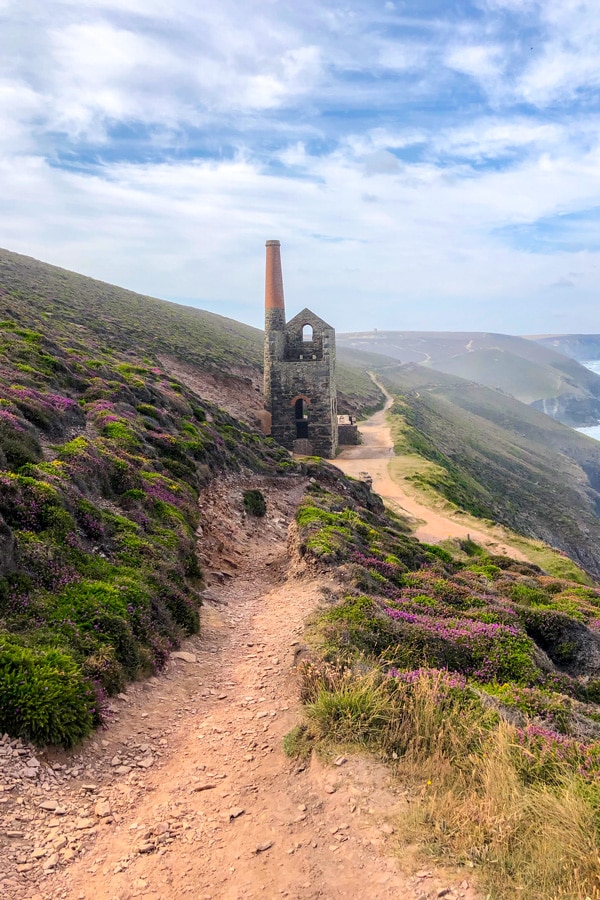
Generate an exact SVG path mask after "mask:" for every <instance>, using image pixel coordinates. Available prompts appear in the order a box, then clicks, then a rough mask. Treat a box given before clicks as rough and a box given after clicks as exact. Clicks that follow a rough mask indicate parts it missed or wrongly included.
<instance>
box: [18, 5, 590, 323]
mask: <svg viewBox="0 0 600 900" xmlns="http://www.w3.org/2000/svg"><path fill="white" fill-rule="evenodd" d="M0 177H1V185H2V190H1V191H0V246H3V247H6V248H8V249H10V250H15V251H17V252H21V253H25V254H29V255H31V256H36V257H38V258H41V259H44V260H46V261H48V262H52V263H55V264H57V265H61V266H65V267H66V268H69V269H74V270H76V271H80V272H83V273H84V274H88V275H92V276H94V277H97V278H101V279H104V280H106V281H110V282H113V283H115V284H120V285H123V286H125V287H129V288H132V289H133V290H137V291H140V292H142V293H148V294H152V295H154V296H159V297H165V298H168V299H175V300H178V301H179V302H185V303H189V304H191V305H196V306H200V307H203V308H206V309H211V310H214V311H216V312H220V313H222V314H223V315H229V316H232V317H234V318H239V319H241V320H243V321H246V322H250V323H251V324H255V325H261V323H262V294H263V267H264V262H263V260H264V241H265V240H266V239H269V238H279V239H280V240H281V242H282V255H283V261H284V281H285V289H286V301H287V306H288V311H289V313H290V315H291V314H293V313H294V312H296V311H298V310H299V309H301V308H302V307H304V306H306V305H308V306H311V307H313V308H315V310H317V311H318V312H319V314H320V315H322V316H323V317H324V318H326V319H327V320H328V321H330V322H331V323H332V324H333V325H335V327H336V328H337V329H338V330H339V331H346V330H358V329H371V328H373V327H377V328H379V329H383V328H397V329H411V328H414V329H436V330H437V329H453V328H454V329H457V330H462V329H477V330H493V331H506V332H512V333H539V332H563V331H575V332H585V331H592V332H598V331H600V316H599V315H598V309H599V303H598V295H599V284H600V277H599V276H600V270H599V266H600V229H599V225H600V8H599V7H598V2H597V0H388V2H386V0H383V2H374V0H345V2H340V3H334V2H330V0H262V2H260V3H259V2H255V0H219V2H218V3H217V2H216V0H213V2H210V3H209V2H205V0H169V2H168V3H167V2H165V0H47V2H45V3H35V2H30V0H29V2H25V0H0Z"/></svg>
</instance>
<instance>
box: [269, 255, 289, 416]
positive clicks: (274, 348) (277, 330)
mask: <svg viewBox="0 0 600 900" xmlns="http://www.w3.org/2000/svg"><path fill="white" fill-rule="evenodd" d="M266 246H267V260H266V263H267V264H266V270H265V365H264V369H265V409H267V410H269V411H270V410H271V365H272V363H273V362H276V361H278V360H282V359H283V353H284V347H285V301H284V299H283V275H282V272H281V253H280V250H279V247H280V244H279V241H267V245H266Z"/></svg>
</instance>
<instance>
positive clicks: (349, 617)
mask: <svg viewBox="0 0 600 900" xmlns="http://www.w3.org/2000/svg"><path fill="white" fill-rule="evenodd" d="M315 477H316V478H317V479H318V474H315ZM308 503H310V505H308ZM337 503H338V500H337V499H336V497H335V495H333V494H330V493H329V492H328V491H327V490H326V489H325V490H324V489H323V487H322V486H320V485H317V487H315V488H314V489H313V490H311V491H310V494H309V499H308V498H307V501H306V503H305V505H304V506H303V507H301V508H300V511H299V514H298V524H299V528H300V539H301V542H302V545H303V546H304V547H305V548H306V551H305V552H306V553H308V554H310V553H311V547H312V546H315V545H316V546H318V545H319V542H320V541H321V542H325V541H327V540H329V541H331V538H330V536H329V535H330V531H331V529H333V528H335V534H336V542H337V543H336V551H335V552H336V562H337V563H338V564H340V563H341V564H343V563H344V562H347V563H349V565H348V566H346V567H344V569H342V570H341V571H342V572H343V573H344V577H345V579H346V581H347V582H348V581H349V583H350V586H351V589H352V590H353V591H354V592H356V591H359V592H361V596H358V597H357V596H352V595H349V596H346V597H345V598H344V600H343V601H342V602H340V603H339V604H338V605H337V606H334V607H333V608H332V609H330V610H328V611H327V612H325V613H324V615H323V617H322V620H321V624H320V626H319V628H320V633H321V636H322V640H323V645H324V648H325V651H326V653H327V655H328V657H330V658H331V657H334V656H335V655H336V654H337V655H338V657H340V658H342V659H343V660H344V661H345V662H346V664H349V663H350V661H351V660H352V658H353V656H356V654H367V655H370V656H371V657H372V658H373V660H374V661H376V664H377V665H384V667H385V668H386V670H387V671H391V672H392V673H393V674H394V676H395V677H396V678H400V679H401V680H402V678H403V676H402V673H404V672H406V673H409V674H408V675H407V676H406V677H407V678H408V679H409V680H410V679H414V678H417V677H418V676H417V675H415V674H410V673H415V672H421V671H424V670H429V669H431V668H433V669H436V670H442V671H444V672H447V673H449V676H448V677H452V678H456V679H457V683H458V684H459V685H463V684H464V685H465V686H466V687H469V686H473V687H474V688H475V690H476V691H480V690H481V689H482V688H483V689H484V690H485V691H486V692H487V693H489V694H492V695H493V696H495V697H496V699H497V701H498V704H499V706H498V708H499V709H500V710H503V709H504V710H508V711H509V710H510V709H514V710H518V711H519V714H522V715H523V716H524V717H525V718H526V719H527V718H528V719H530V720H531V721H532V722H533V723H539V722H545V723H547V724H548V725H550V726H551V727H552V728H553V729H555V730H560V731H567V730H569V729H575V730H577V729H579V730H580V731H581V734H582V738H583V737H584V735H585V739H589V736H590V735H593V734H596V733H598V736H599V737H600V728H599V727H598V726H597V724H596V721H595V719H594V718H593V717H592V719H590V720H589V721H588V723H587V724H585V725H581V727H580V725H578V724H577V723H578V722H579V723H581V722H582V721H583V719H582V718H581V717H584V718H585V717H586V716H588V715H589V714H590V710H593V705H592V704H593V703H595V701H596V700H599V699H600V691H599V690H598V689H597V683H598V681H597V676H598V672H597V671H596V668H595V666H596V663H595V662H594V660H595V659H597V658H598V655H599V654H600V637H599V636H598V634H597V630H596V629H598V627H599V626H598V622H600V616H598V606H597V605H596V604H597V603H598V600H599V593H600V592H599V591H598V589H597V588H594V587H589V588H588V587H586V586H582V585H579V584H574V583H572V582H569V581H566V580H563V579H557V578H550V577H549V576H546V575H544V573H543V572H541V571H540V570H539V569H537V568H536V567H534V566H529V565H527V564H524V563H512V562H511V560H509V559H506V558H502V557H492V558H489V561H488V558H487V557H485V555H484V554H482V553H481V552H478V555H477V562H476V563H473V561H472V560H469V559H465V558H464V556H463V557H462V558H460V559H458V558H453V557H452V556H450V555H449V554H448V553H447V552H446V551H444V552H445V554H446V555H445V556H444V555H442V554H435V553H432V552H431V548H428V547H425V548H423V547H422V546H421V545H419V543H418V542H417V541H416V540H414V539H412V538H407V537H406V535H405V534H403V533H402V530H401V527H400V526H398V525H397V524H396V522H395V520H394V519H389V518H386V517H385V516H382V515H381V514H380V513H377V512H375V511H374V510H367V509H366V508H365V506H364V505H363V498H362V497H358V496H356V495H355V496H354V497H351V498H349V499H347V500H346V502H345V505H344V510H343V511H342V510H340V511H339V512H337V511H336V506H337ZM333 522H336V523H339V524H338V525H337V527H336V526H334V525H333V524H332V523H333ZM315 558H317V559H319V561H320V562H321V563H322V561H323V560H325V562H327V559H326V557H323V556H319V555H318V554H315ZM492 560H493V561H492ZM541 651H543V652H541ZM548 657H549V658H550V660H551V661H552V662H553V663H554V667H552V662H550V663H548V662H547V660H548ZM544 660H546V661H544ZM586 660H589V668H586ZM361 665H362V663H361ZM549 666H550V668H549ZM590 675H591V676H592V679H591V680H589V681H588V676H590ZM465 689H466V688H465ZM469 689H470V688H469ZM580 701H583V703H582V702H580ZM589 701H592V703H591V704H590V703H589ZM586 703H588V705H587V706H586V705H585V704H586ZM575 710H576V711H577V717H574V713H575ZM598 715H600V709H599V710H598ZM598 721H599V722H600V719H599V720H598Z"/></svg>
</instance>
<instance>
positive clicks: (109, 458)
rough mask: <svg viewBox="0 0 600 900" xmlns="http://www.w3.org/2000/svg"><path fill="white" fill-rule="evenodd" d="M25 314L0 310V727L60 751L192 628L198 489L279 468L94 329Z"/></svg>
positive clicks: (237, 428)
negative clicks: (244, 471)
mask: <svg viewBox="0 0 600 900" xmlns="http://www.w3.org/2000/svg"><path fill="white" fill-rule="evenodd" d="M11 311H12V312H13V314H14V310H11ZM34 318H35V311H34V309H30V311H29V316H28V319H29V322H30V323H31V321H32V319H34ZM39 324H40V325H41V327H42V329H43V331H42V330H33V329H32V328H30V327H24V326H23V323H22V321H21V320H20V319H13V318H4V319H2V320H0V353H1V360H2V362H1V364H0V731H3V732H8V733H9V734H12V735H24V736H27V737H29V738H31V739H33V740H35V741H37V742H40V743H46V742H50V743H61V744H65V745H69V744H72V743H75V742H77V741H78V740H80V739H81V738H82V737H84V736H85V735H86V733H87V732H88V731H89V730H90V729H91V728H92V727H93V725H95V724H97V723H98V722H99V721H100V720H101V718H102V708H103V698H104V697H105V696H106V694H112V693H114V692H116V691H118V690H120V689H121V687H122V685H123V684H124V682H125V681H126V680H128V679H131V678H136V677H138V676H140V675H143V674H147V673H149V672H152V671H154V670H156V669H159V668H160V667H161V666H162V664H163V663H164V661H165V660H166V658H167V655H168V653H169V650H170V649H171V648H173V647H174V646H176V645H177V643H178V642H179V640H180V639H181V637H182V636H183V635H184V634H186V633H191V632H193V631H196V630H197V629H198V625H199V617H198V610H199V606H200V598H199V594H198V589H199V588H201V587H202V573H201V571H200V570H199V568H198V564H197V560H196V553H195V543H196V537H195V530H196V527H197V524H198V493H199V491H200V489H201V488H202V486H203V485H204V484H206V482H207V481H208V480H209V479H210V478H211V477H212V476H213V475H214V474H215V473H218V472H220V471H223V470H224V469H234V470H235V469H239V468H240V467H241V466H244V467H249V468H251V469H253V470H255V471H259V472H272V473H274V474H276V473H278V472H285V471H287V469H288V468H289V466H290V465H293V464H292V463H291V460H290V458H289V455H288V454H287V452H286V451H284V450H283V449H281V448H278V447H276V446H275V445H273V444H272V442H270V441H265V440H264V439H263V438H262V437H261V436H260V435H259V434H257V433H256V432H253V431H251V430H250V429H249V428H248V427H247V426H244V425H243V424H242V423H240V422H238V421H235V420H234V419H232V418H231V417H229V416H228V415H227V414H226V413H224V412H223V411H222V410H219V409H218V408H216V407H213V406H212V405H210V404H208V403H206V402H204V401H203V400H202V399H201V398H200V397H198V396H197V395H195V394H194V393H192V392H191V391H189V390H188V389H187V388H186V387H185V386H184V385H182V384H180V383H179V382H177V381H176V380H175V379H173V378H172V377H171V376H170V375H169V373H168V372H166V371H164V370H163V369H162V368H160V367H158V366H155V365H152V364H149V363H148V362H147V361H144V360H142V359H135V358H133V357H132V356H131V354H130V353H128V354H124V353H122V352H119V351H116V350H114V349H112V348H111V347H110V346H109V345H108V341H107V336H104V335H103V336H102V337H101V338H100V337H97V336H96V335H95V334H94V333H93V332H92V331H91V330H90V329H86V331H85V332H83V331H79V330H76V331H75V333H74V334H69V333H67V332H63V331H62V329H61V328H60V327H58V328H56V330H55V328H54V323H53V322H51V321H50V320H47V321H46V322H40V323H39Z"/></svg>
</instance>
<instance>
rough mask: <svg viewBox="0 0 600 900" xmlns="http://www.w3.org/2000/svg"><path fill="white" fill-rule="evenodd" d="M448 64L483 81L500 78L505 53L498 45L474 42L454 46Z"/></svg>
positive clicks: (447, 60) (448, 57)
mask: <svg viewBox="0 0 600 900" xmlns="http://www.w3.org/2000/svg"><path fill="white" fill-rule="evenodd" d="M446 65H448V66H449V67H450V68H451V69H456V71H457V72H463V73H464V74H465V75H471V76H472V77H473V78H476V79H478V80H481V81H487V80H490V79H496V78H498V77H499V76H500V75H501V73H502V70H503V54H502V50H501V48H500V47H498V46H493V45H491V46H490V45H484V44H472V45H470V46H469V45H463V46H458V47H454V48H452V50H451V51H450V52H449V53H448V55H447V57H446Z"/></svg>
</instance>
